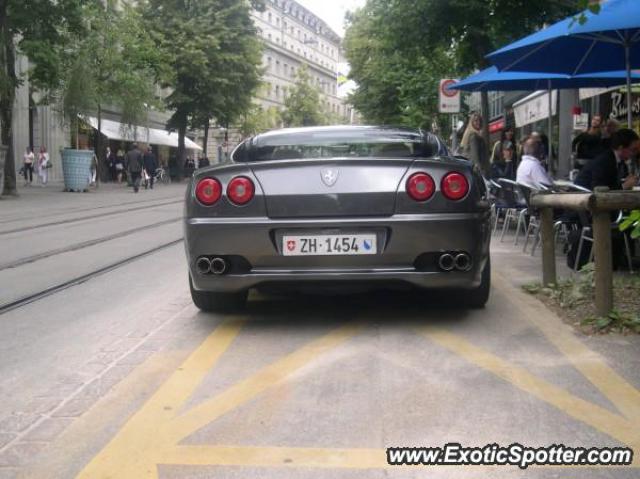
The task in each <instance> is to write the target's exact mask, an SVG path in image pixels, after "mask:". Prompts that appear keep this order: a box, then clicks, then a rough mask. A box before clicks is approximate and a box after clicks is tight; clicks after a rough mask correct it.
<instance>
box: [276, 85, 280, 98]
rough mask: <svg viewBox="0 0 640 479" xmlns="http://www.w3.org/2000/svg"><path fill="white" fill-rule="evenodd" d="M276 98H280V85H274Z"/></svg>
mask: <svg viewBox="0 0 640 479" xmlns="http://www.w3.org/2000/svg"><path fill="white" fill-rule="evenodd" d="M276 98H280V85H276Z"/></svg>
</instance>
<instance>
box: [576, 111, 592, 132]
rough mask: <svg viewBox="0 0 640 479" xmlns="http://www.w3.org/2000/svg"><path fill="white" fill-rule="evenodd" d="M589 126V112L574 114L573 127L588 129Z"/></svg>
mask: <svg viewBox="0 0 640 479" xmlns="http://www.w3.org/2000/svg"><path fill="white" fill-rule="evenodd" d="M587 128H589V114H588V113H580V114H579V115H573V129H574V130H586V129H587Z"/></svg>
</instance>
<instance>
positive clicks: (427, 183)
mask: <svg viewBox="0 0 640 479" xmlns="http://www.w3.org/2000/svg"><path fill="white" fill-rule="evenodd" d="M435 191H436V184H435V182H434V181H433V178H431V177H430V176H429V175H428V174H426V173H415V174H413V175H411V176H410V177H409V179H408V180H407V193H408V194H409V196H410V197H411V198H413V199H414V200H416V201H427V200H428V199H429V198H431V197H432V196H433V193H435Z"/></svg>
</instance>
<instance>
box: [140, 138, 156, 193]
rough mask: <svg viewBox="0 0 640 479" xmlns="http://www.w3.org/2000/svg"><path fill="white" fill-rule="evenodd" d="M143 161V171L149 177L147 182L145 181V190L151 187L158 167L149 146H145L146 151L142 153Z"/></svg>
mask: <svg viewBox="0 0 640 479" xmlns="http://www.w3.org/2000/svg"><path fill="white" fill-rule="evenodd" d="M143 162H144V171H145V173H146V175H147V176H148V177H149V180H148V182H145V185H144V188H145V190H146V189H147V188H148V187H149V186H150V187H151V189H153V181H154V180H155V178H156V170H157V169H158V162H157V160H156V157H155V155H154V154H153V150H152V149H151V147H148V148H147V152H146V153H145V154H144V158H143Z"/></svg>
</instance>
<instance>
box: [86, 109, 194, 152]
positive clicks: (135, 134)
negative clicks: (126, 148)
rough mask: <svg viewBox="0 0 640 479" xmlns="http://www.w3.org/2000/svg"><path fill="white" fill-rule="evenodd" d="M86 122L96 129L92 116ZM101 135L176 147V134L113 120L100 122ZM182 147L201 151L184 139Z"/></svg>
mask: <svg viewBox="0 0 640 479" xmlns="http://www.w3.org/2000/svg"><path fill="white" fill-rule="evenodd" d="M86 121H87V122H88V123H89V124H90V125H91V126H92V127H93V128H95V129H96V130H97V129H98V119H97V118H95V117H92V116H89V117H87V118H86ZM100 131H101V133H102V134H103V135H104V136H106V137H107V138H109V139H111V140H124V141H136V142H139V143H146V144H149V145H166V146H173V147H175V148H177V147H178V134H177V133H169V132H168V131H165V130H159V129H157V128H147V127H146V126H131V127H130V126H128V125H125V124H124V123H120V122H117V121H113V120H105V119H104V118H103V119H102V121H101V122H100ZM184 146H185V148H187V149H189V150H202V148H201V147H200V146H199V145H198V144H197V143H194V142H193V141H191V140H190V139H189V138H187V137H185V138H184Z"/></svg>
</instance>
